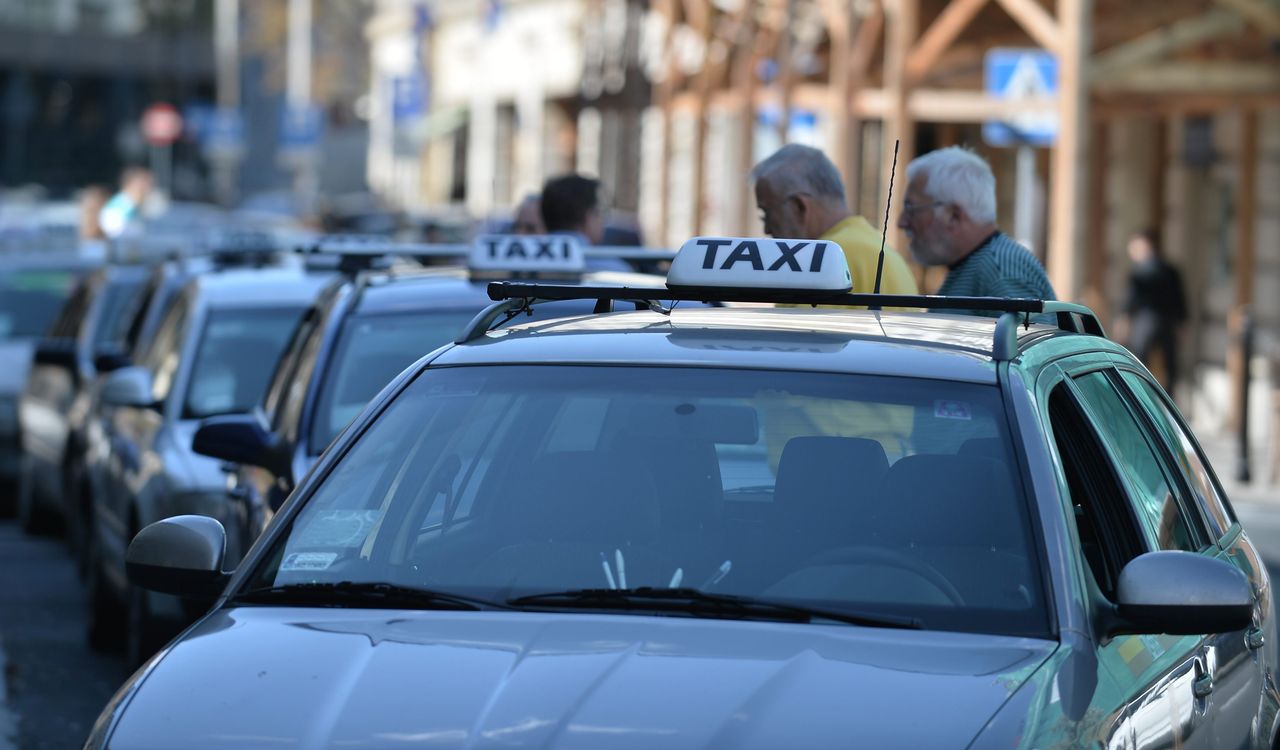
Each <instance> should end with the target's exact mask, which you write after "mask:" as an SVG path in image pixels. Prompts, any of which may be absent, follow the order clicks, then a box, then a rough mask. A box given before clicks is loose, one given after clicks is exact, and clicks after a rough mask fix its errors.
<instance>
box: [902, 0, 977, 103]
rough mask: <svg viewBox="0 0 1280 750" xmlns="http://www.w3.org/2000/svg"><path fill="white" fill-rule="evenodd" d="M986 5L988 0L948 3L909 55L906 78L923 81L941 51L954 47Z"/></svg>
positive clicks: (912, 80) (913, 81)
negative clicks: (961, 34)
mask: <svg viewBox="0 0 1280 750" xmlns="http://www.w3.org/2000/svg"><path fill="white" fill-rule="evenodd" d="M986 5H987V0H953V2H949V3H947V5H946V7H944V8H943V9H942V12H941V13H940V14H938V17H937V18H936V19H934V21H933V23H932V24H930V25H929V28H928V29H926V30H925V32H924V33H923V34H921V35H920V41H919V42H917V43H916V45H915V47H914V48H913V49H912V50H911V53H910V54H909V55H907V80H908V81H910V82H911V83H913V84H914V83H918V82H920V81H921V80H923V79H924V77H925V76H926V75H927V74H928V73H929V71H930V70H932V69H933V65H934V63H936V62H937V61H938V58H939V57H941V56H942V53H944V52H946V51H947V49H949V48H950V47H951V44H952V43H953V42H955V40H956V38H957V37H958V36H960V33H961V32H962V31H964V30H965V28H966V27H967V26H968V25H969V22H970V21H972V20H973V18H974V16H976V15H978V11H980V10H982V9H983V8H984V7H986Z"/></svg>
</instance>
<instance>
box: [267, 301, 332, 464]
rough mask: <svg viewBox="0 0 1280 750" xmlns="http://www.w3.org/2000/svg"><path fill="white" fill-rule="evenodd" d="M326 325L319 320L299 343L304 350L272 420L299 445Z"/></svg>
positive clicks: (280, 432)
mask: <svg viewBox="0 0 1280 750" xmlns="http://www.w3.org/2000/svg"><path fill="white" fill-rule="evenodd" d="M325 328H326V325H325V324H323V323H320V322H317V323H316V324H315V325H314V326H313V327H312V328H311V330H310V331H309V332H308V335H307V337H306V338H305V339H304V340H302V341H301V342H299V343H300V344H301V350H300V351H299V352H298V354H297V360H296V361H295V362H294V363H293V371H292V372H291V373H290V374H289V381H288V383H287V384H286V385H285V388H284V391H283V393H281V396H280V401H279V403H277V405H276V412H275V415H274V418H273V419H272V430H274V431H276V432H277V433H278V434H280V435H283V436H284V438H285V440H287V441H289V443H290V444H292V445H297V444H298V441H299V438H300V436H301V429H302V427H301V424H300V422H301V421H302V412H303V408H304V407H305V406H306V403H307V393H308V392H309V391H310V390H311V379H312V377H313V376H314V375H315V371H316V367H318V366H319V365H320V350H321V349H322V348H323V347H324V344H325Z"/></svg>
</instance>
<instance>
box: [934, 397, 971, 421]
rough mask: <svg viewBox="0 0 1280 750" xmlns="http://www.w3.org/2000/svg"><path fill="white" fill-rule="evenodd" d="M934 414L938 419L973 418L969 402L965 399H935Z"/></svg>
mask: <svg viewBox="0 0 1280 750" xmlns="http://www.w3.org/2000/svg"><path fill="white" fill-rule="evenodd" d="M933 416H935V417H937V418H938V419H965V420H969V419H973V415H972V414H971V413H970V412H969V404H968V403H966V402H964V401H942V400H938V401H934V402H933Z"/></svg>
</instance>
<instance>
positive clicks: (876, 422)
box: [761, 216, 920, 481]
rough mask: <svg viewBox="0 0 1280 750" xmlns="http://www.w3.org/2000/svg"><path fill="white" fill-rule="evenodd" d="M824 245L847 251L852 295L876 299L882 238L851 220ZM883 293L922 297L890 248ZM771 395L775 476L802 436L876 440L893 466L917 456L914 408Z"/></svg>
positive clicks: (767, 415)
mask: <svg viewBox="0 0 1280 750" xmlns="http://www.w3.org/2000/svg"><path fill="white" fill-rule="evenodd" d="M818 239H820V240H827V241H829V242H834V243H836V244H838V245H839V246H840V248H841V249H842V250H844V257H845V259H846V260H847V261H848V263H849V273H850V275H851V276H852V277H853V288H852V289H851V290H850V291H852V292H853V293H854V294H870V293H872V292H873V291H874V290H875V286H876V265H877V263H878V261H879V258H880V233H879V232H877V231H876V230H875V228H874V227H872V226H871V224H870V223H869V222H868V221H867V220H866V219H864V218H862V217H861V216H850V217H849V218H847V219H845V220H843V221H841V222H840V223H838V224H836V225H835V226H833V227H831V229H829V230H827V233H826V234H824V235H822V236H821V237H819V238H818ZM880 292H881V293H882V294H919V293H920V292H919V288H918V287H917V286H916V279H915V276H914V275H912V273H911V269H910V268H909V267H908V266H907V262H906V261H905V260H903V259H902V256H901V255H899V254H898V253H897V251H895V250H894V249H893V248H891V247H889V246H888V245H886V246H885V248H884V271H883V273H882V274H881V277H880ZM786 307H793V305H786ZM824 307H825V305H824ZM762 395H763V394H762ZM768 395H769V396H771V398H764V399H762V400H761V407H762V408H761V412H762V416H763V418H764V421H765V444H766V446H767V448H768V451H769V463H770V465H771V467H772V468H773V469H774V471H777V468H778V462H779V460H780V459H781V457H782V449H783V447H784V446H785V445H786V442H787V440H789V439H791V438H793V437H797V436H800V435H838V436H842V437H866V438H872V439H874V440H877V441H879V442H880V444H881V445H883V446H884V448H885V452H886V453H888V454H889V456H890V460H895V459H897V458H898V457H900V456H902V455H904V454H907V453H910V452H911V432H912V426H913V422H914V416H915V415H914V410H913V409H912V408H911V407H909V406H898V405H894V404H874V403H863V402H847V401H846V402H843V403H841V402H833V401H827V400H819V399H812V398H805V397H802V396H794V395H792V394H789V393H786V392H779V393H774V394H768ZM855 481H856V479H855Z"/></svg>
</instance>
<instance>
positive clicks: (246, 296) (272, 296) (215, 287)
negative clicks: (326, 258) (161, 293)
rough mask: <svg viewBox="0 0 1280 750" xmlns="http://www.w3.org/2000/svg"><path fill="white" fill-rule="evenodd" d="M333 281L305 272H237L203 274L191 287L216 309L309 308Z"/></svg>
mask: <svg viewBox="0 0 1280 750" xmlns="http://www.w3.org/2000/svg"><path fill="white" fill-rule="evenodd" d="M332 277H333V275H332V274H331V273H315V272H309V271H305V270H303V269H301V268H288V267H286V268H278V267H271V268H236V269H232V270H220V271H215V272H211V273H205V274H199V275H197V276H195V277H194V278H193V279H192V280H191V281H190V282H189V286H190V287H192V288H194V289H196V290H197V293H198V294H199V297H200V298H201V299H202V300H203V301H204V302H205V303H206V304H208V305H210V306H213V307H219V308H232V307H278V306H295V305H296V306H303V307H305V306H306V305H307V304H309V303H310V302H311V301H312V300H313V299H315V297H316V295H317V294H318V293H319V292H320V290H321V289H322V288H324V286H325V285H326V284H327V283H329V281H330V280H331V279H332Z"/></svg>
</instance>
